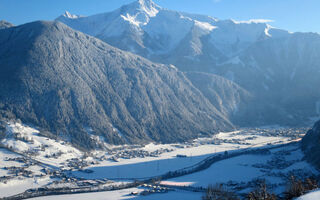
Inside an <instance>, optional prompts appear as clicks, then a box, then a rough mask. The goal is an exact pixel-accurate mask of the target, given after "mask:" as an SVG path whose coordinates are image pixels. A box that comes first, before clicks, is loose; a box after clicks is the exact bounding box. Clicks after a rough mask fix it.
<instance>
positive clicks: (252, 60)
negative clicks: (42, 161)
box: [57, 0, 320, 124]
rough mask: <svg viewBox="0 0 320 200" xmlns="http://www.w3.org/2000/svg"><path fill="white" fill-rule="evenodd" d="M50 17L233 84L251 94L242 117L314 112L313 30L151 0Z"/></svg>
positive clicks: (295, 119) (292, 119)
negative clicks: (213, 14) (226, 16)
mask: <svg viewBox="0 0 320 200" xmlns="http://www.w3.org/2000/svg"><path fill="white" fill-rule="evenodd" d="M57 20H58V21H61V22H63V23H65V24H67V25H68V26H70V27H72V28H74V29H77V30H80V31H82V32H84V33H87V34H89V35H92V36H95V37H97V38H100V39H101V40H103V41H105V42H107V43H109V44H111V45H113V46H116V47H118V48H120V49H123V50H127V51H130V52H133V53H135V54H138V55H141V56H144V57H146V58H148V59H150V60H152V61H155V62H160V63H165V64H173V65H175V66H177V67H178V69H180V70H182V71H195V72H206V73H213V74H217V75H220V76H223V77H225V78H227V79H229V80H231V81H233V82H235V83H237V84H239V85H240V86H241V87H243V88H244V89H246V90H248V91H249V92H250V93H252V95H253V96H254V97H255V98H256V101H255V102H253V104H252V105H254V107H255V108H252V111H250V112H249V111H248V112H249V113H247V116H252V119H254V120H249V121H255V122H259V123H258V124H260V122H261V123H266V124H268V123H291V124H296V123H300V122H302V121H306V120H308V118H309V117H310V116H316V115H319V113H320V112H319V109H317V108H318V107H319V105H320V103H319V102H320V93H319V92H318V91H317V88H316V87H314V86H315V85H319V84H320V82H319V80H320V79H318V77H319V75H320V70H319V66H320V53H319V52H320V51H319V49H320V42H319V41H320V35H319V34H312V33H290V32H288V31H285V30H281V29H277V28H274V27H272V26H270V25H269V24H268V21H267V20H249V21H236V20H220V19H216V18H213V17H210V16H204V15H197V14H188V13H184V12H178V11H172V10H168V9H165V8H162V7H160V6H158V5H156V4H155V3H153V2H152V1H151V0H138V1H135V2H133V3H131V4H128V5H124V6H122V7H121V8H119V9H117V10H115V11H112V12H108V13H103V14H98V15H94V16H89V17H83V16H82V17H79V16H75V15H71V14H68V13H67V14H65V15H62V16H60V17H58V18H57ZM270 111H271V112H270ZM257 112H258V113H260V114H258V116H259V117H257ZM252 113H254V114H252ZM275 115H276V116H277V117H275ZM256 119H259V120H256ZM246 121H247V120H246Z"/></svg>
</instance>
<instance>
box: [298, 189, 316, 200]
mask: <svg viewBox="0 0 320 200" xmlns="http://www.w3.org/2000/svg"><path fill="white" fill-rule="evenodd" d="M318 199H320V190H319V189H317V190H314V191H312V192H309V193H308V194H305V195H303V196H301V197H299V198H297V199H296V200H318Z"/></svg>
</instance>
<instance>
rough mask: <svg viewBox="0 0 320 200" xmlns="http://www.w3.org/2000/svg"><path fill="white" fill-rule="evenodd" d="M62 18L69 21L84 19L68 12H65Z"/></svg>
mask: <svg viewBox="0 0 320 200" xmlns="http://www.w3.org/2000/svg"><path fill="white" fill-rule="evenodd" d="M62 16H63V17H66V18H69V19H78V18H81V17H84V16H81V15H73V14H71V13H69V12H68V11H66V12H65V13H64V14H63V15H62Z"/></svg>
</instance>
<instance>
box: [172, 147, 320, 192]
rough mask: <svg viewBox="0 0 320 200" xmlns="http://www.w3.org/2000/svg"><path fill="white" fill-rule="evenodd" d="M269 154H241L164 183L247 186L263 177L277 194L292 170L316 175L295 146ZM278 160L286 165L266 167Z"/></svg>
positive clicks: (281, 190)
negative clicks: (273, 185) (235, 184)
mask: <svg viewBox="0 0 320 200" xmlns="http://www.w3.org/2000/svg"><path fill="white" fill-rule="evenodd" d="M271 152H272V153H271V154H266V155H241V156H237V157H233V158H230V159H226V160H222V161H219V162H217V163H214V164H213V165H211V166H210V167H209V168H208V169H206V170H203V171H200V172H197V173H193V174H189V175H186V176H182V177H178V178H173V179H170V180H168V181H167V183H168V185H191V186H202V187H206V186H208V185H209V184H216V183H224V184H226V183H228V182H229V181H232V182H235V183H242V182H244V183H248V182H250V181H254V180H256V179H260V178H263V179H266V181H267V183H269V184H277V185H278V187H277V188H275V190H274V192H276V193H281V192H283V189H284V188H285V187H286V183H287V178H286V177H287V175H289V174H291V173H292V172H294V171H295V170H302V171H303V172H305V173H309V174H315V175H317V174H319V172H318V171H317V170H316V169H315V168H314V167H313V166H311V165H310V164H309V163H307V162H306V161H305V160H304V159H303V157H304V155H303V153H302V152H301V150H300V147H299V144H292V145H288V146H285V147H280V148H276V149H273V150H271ZM278 159H280V160H282V161H283V162H284V163H286V164H288V165H289V166H285V165H284V164H277V165H276V166H270V163H271V164H272V163H274V162H276V161H277V160H278ZM290 163H292V164H290ZM283 167H284V169H283ZM280 173H283V174H287V175H286V176H279V175H278V174H280ZM190 183H191V184H190ZM247 189H248V188H247Z"/></svg>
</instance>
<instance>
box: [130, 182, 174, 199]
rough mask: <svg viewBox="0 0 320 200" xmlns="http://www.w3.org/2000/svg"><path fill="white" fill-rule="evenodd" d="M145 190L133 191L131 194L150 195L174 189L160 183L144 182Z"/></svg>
mask: <svg viewBox="0 0 320 200" xmlns="http://www.w3.org/2000/svg"><path fill="white" fill-rule="evenodd" d="M141 187H142V188H143V189H144V190H143V191H141V192H131V195H142V196H146V195H150V194H154V193H167V192H169V191H172V190H173V189H171V188H167V187H163V186H159V185H150V184H143V185H142V186H141Z"/></svg>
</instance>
